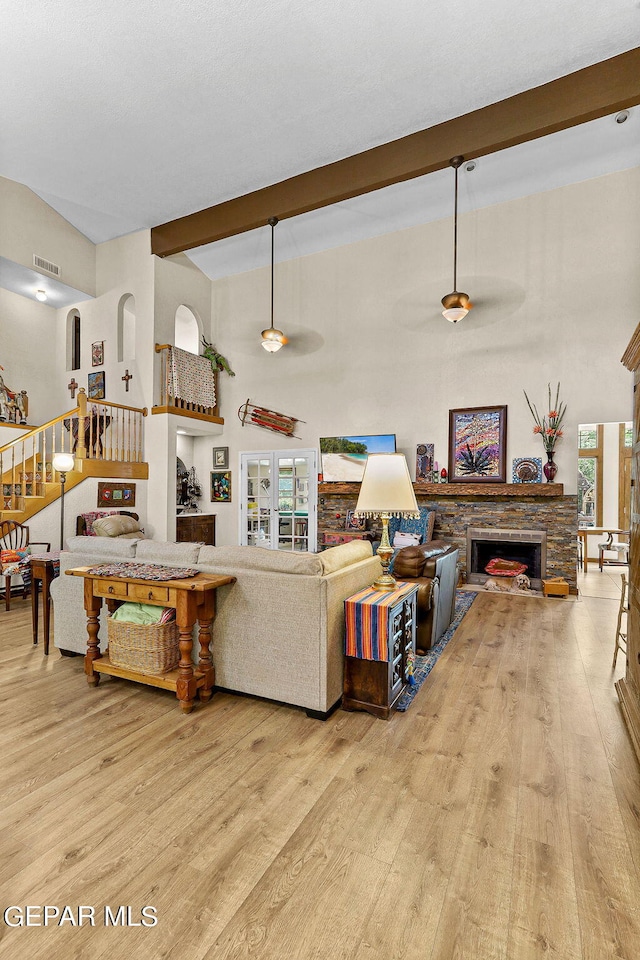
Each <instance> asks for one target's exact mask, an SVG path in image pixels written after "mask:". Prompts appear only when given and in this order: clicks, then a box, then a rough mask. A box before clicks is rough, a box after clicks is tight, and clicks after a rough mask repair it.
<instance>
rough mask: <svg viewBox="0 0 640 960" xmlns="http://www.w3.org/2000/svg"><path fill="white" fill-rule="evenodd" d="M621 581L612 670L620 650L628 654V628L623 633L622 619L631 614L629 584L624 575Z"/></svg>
mask: <svg viewBox="0 0 640 960" xmlns="http://www.w3.org/2000/svg"><path fill="white" fill-rule="evenodd" d="M620 580H621V585H622V589H621V593H620V606H619V607H618V624H617V626H616V645H615V649H614V651H613V664H612V668H615V665H616V660H617V659H618V650H622V652H623V653H624V654H625V656H626V653H627V628H626V626H625V632H624V633H623V632H622V618H623V616H624V615H625V614H626V613H628V612H629V582H628V580H627V578H626V577H625V575H624V573H623V574H622V575H621V577H620Z"/></svg>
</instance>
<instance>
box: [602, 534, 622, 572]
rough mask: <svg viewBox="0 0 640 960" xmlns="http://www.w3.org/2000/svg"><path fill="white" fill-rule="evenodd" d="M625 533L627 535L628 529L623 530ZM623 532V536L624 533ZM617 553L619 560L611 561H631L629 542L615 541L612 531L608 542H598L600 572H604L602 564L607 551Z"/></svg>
mask: <svg viewBox="0 0 640 960" xmlns="http://www.w3.org/2000/svg"><path fill="white" fill-rule="evenodd" d="M623 534H624V535H626V531H623ZM623 534H621V536H622V535H623ZM607 550H608V551H610V552H612V553H615V554H617V560H614V561H609V562H613V563H629V544H628V543H620V542H617V543H614V542H613V534H612V533H610V534H609V535H608V537H607V541H606V543H599V544H598V566H599V567H600V572H602V566H603V564H604V563H605V562H607V561H605V559H604V555H605V552H606V551H607Z"/></svg>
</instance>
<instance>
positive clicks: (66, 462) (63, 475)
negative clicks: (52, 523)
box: [53, 453, 75, 550]
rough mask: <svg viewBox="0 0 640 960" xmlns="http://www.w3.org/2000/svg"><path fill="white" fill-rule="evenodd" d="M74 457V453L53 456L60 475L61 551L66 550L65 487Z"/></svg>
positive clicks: (55, 468)
mask: <svg viewBox="0 0 640 960" xmlns="http://www.w3.org/2000/svg"><path fill="white" fill-rule="evenodd" d="M74 463H75V460H74V456H73V454H72V453H56V454H54V456H53V469H54V470H55V471H56V473H59V474H60V487H61V491H60V549H61V550H64V485H65V483H66V480H67V473H68V471H69V470H73V467H74Z"/></svg>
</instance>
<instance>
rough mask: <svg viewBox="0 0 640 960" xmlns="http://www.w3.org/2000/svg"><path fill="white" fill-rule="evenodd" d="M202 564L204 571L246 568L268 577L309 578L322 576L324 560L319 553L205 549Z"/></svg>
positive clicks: (263, 549) (250, 548)
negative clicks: (289, 574)
mask: <svg viewBox="0 0 640 960" xmlns="http://www.w3.org/2000/svg"><path fill="white" fill-rule="evenodd" d="M198 563H199V565H200V566H203V567H212V568H213V567H215V569H216V570H219V571H224V569H225V567H233V568H237V567H244V568H245V569H246V570H264V571H266V572H267V573H291V574H300V575H302V576H307V577H319V576H322V572H323V570H322V564H321V562H320V557H319V556H318V555H317V554H315V553H295V552H293V551H284V550H283V551H281V550H270V549H268V548H267V547H236V546H227V547H201V548H200V556H199V558H198Z"/></svg>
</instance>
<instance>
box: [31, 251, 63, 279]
mask: <svg viewBox="0 0 640 960" xmlns="http://www.w3.org/2000/svg"><path fill="white" fill-rule="evenodd" d="M33 265H34V267H37V268H38V270H46V271H47V273H50V274H51V276H52V277H59V276H60V267H59V266H58V264H57V263H51V261H50V260H45V259H44V258H43V257H38V256H36V254H35V253H34V255H33Z"/></svg>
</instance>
